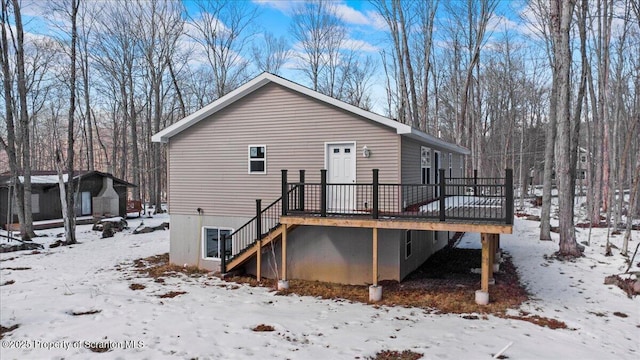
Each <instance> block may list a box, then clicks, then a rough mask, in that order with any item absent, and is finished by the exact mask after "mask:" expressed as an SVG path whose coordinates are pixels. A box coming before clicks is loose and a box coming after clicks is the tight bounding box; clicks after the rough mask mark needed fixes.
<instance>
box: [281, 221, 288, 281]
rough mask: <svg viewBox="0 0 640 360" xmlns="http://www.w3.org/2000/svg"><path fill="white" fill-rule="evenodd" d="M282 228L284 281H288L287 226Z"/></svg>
mask: <svg viewBox="0 0 640 360" xmlns="http://www.w3.org/2000/svg"><path fill="white" fill-rule="evenodd" d="M280 226H282V227H283V228H282V261H281V263H282V264H281V266H282V279H281V280H287V225H280Z"/></svg>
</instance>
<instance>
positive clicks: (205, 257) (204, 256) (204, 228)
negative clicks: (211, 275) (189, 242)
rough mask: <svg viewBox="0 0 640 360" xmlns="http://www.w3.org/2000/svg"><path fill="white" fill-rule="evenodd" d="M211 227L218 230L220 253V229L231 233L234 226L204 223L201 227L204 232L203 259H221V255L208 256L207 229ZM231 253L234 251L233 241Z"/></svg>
mask: <svg viewBox="0 0 640 360" xmlns="http://www.w3.org/2000/svg"><path fill="white" fill-rule="evenodd" d="M209 229H217V230H218V254H220V230H227V231H229V232H230V233H233V231H234V230H233V229H232V228H228V227H224V226H214V225H204V226H202V228H201V229H200V232H201V234H202V240H201V241H202V246H201V248H200V249H201V254H200V257H201V258H202V260H220V258H219V257H207V256H206V255H207V233H206V231H207V230H209ZM231 253H233V242H232V243H231Z"/></svg>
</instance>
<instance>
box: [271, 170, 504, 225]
mask: <svg viewBox="0 0 640 360" xmlns="http://www.w3.org/2000/svg"><path fill="white" fill-rule="evenodd" d="M283 174H284V173H283ZM378 174H379V172H378V170H377V169H373V181H372V182H368V183H355V184H354V183H352V184H348V183H345V184H331V183H328V182H327V179H326V171H325V170H321V173H320V182H319V183H318V182H304V180H301V181H300V182H288V181H287V180H286V177H283V189H289V190H293V189H294V188H302V189H303V190H302V191H300V192H299V193H300V194H299V195H298V196H299V197H301V198H303V200H302V201H298V202H297V205H296V206H295V207H289V206H287V207H284V208H283V209H282V211H283V214H286V215H315V216H321V217H327V216H336V215H346V216H361V217H362V216H364V217H370V218H373V219H378V218H380V217H385V218H402V217H404V218H419V219H434V220H435V219H437V220H438V221H448V220H473V221H490V222H495V223H501V224H507V225H510V224H513V171H512V170H511V169H507V170H506V172H505V177H503V178H496V177H493V178H480V177H478V176H477V172H474V177H473V178H447V177H445V172H444V170H443V169H440V170H439V174H438V175H439V181H438V183H437V184H393V183H381V182H379V175H378ZM336 203H337V205H336ZM436 204H437V205H436Z"/></svg>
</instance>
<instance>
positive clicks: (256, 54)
mask: <svg viewBox="0 0 640 360" xmlns="http://www.w3.org/2000/svg"><path fill="white" fill-rule="evenodd" d="M262 40H263V41H262V44H260V45H257V44H255V43H254V45H253V47H252V50H253V60H254V61H255V63H256V66H257V67H258V70H260V71H266V72H269V73H272V74H276V75H278V74H279V73H280V69H281V68H282V66H283V65H284V64H285V63H286V62H287V60H288V59H289V57H290V56H291V49H290V48H289V44H288V43H287V40H286V39H285V38H284V37H282V36H281V37H278V38H277V37H275V36H274V35H273V34H272V33H270V32H265V33H264V35H263V37H262Z"/></svg>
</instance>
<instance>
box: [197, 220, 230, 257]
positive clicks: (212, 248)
mask: <svg viewBox="0 0 640 360" xmlns="http://www.w3.org/2000/svg"><path fill="white" fill-rule="evenodd" d="M231 233H233V229H229V228H217V227H203V228H202V258H203V259H212V260H219V259H220V255H221V254H222V248H221V246H222V245H221V243H222V242H221V241H220V239H221V238H222V235H226V236H227V241H226V243H225V247H226V250H227V254H231V249H232V243H231V238H230V237H229V235H231Z"/></svg>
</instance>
